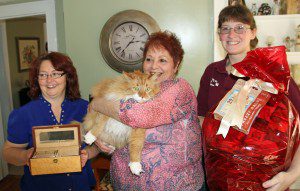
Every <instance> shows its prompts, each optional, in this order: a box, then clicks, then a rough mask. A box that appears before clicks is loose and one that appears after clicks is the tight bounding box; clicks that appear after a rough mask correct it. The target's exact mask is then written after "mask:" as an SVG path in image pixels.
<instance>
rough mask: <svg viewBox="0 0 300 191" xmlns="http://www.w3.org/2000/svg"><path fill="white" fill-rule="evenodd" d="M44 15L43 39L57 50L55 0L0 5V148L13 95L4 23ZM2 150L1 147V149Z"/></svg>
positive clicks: (0, 174)
mask: <svg viewBox="0 0 300 191" xmlns="http://www.w3.org/2000/svg"><path fill="white" fill-rule="evenodd" d="M37 15H44V17H45V20H46V24H45V28H46V34H47V38H46V39H45V40H46V41H47V44H48V50H49V51H57V47H58V45H57V33H56V16H55V0H44V1H34V2H29V3H20V4H11V5H3V6H0V85H1V96H0V115H1V116H0V126H1V127H2V128H0V148H2V147H3V144H4V142H5V140H6V131H7V127H6V126H7V121H8V116H9V113H10V112H11V111H12V109H13V96H12V88H11V84H12V83H11V74H10V71H11V68H10V64H9V62H10V61H9V56H8V48H7V47H8V45H7V34H6V23H5V22H4V21H5V20H7V19H13V18H22V17H28V16H37ZM1 150H2V149H1ZM0 158H1V159H0V180H1V179H3V178H4V177H5V176H6V175H7V174H8V166H7V163H5V162H4V161H3V159H2V153H1V157H0Z"/></svg>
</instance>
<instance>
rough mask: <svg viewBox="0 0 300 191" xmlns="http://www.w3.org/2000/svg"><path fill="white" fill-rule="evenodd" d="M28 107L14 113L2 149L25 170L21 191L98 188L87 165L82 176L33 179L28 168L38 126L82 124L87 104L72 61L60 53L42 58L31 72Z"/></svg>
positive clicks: (80, 174) (5, 154) (50, 176)
mask: <svg viewBox="0 0 300 191" xmlns="http://www.w3.org/2000/svg"><path fill="white" fill-rule="evenodd" d="M29 80H30V92H29V94H30V96H31V98H32V99H33V100H32V101H31V102H29V103H28V104H26V105H24V106H23V107H21V108H19V109H15V110H13V111H12V112H11V114H10V116H9V121H8V136H7V141H6V142H5V144H4V147H3V156H4V159H5V160H6V161H7V162H8V163H11V164H13V165H16V166H24V175H23V177H22V179H21V183H20V186H21V190H22V191H41V190H43V191H54V190H55V191H65V190H73V191H74V190H76V191H90V190H91V186H93V185H94V184H95V179H94V175H93V172H92V169H91V166H90V163H89V162H88V163H87V164H86V165H85V167H84V168H83V169H82V172H80V173H68V174H67V173H66V174H53V175H39V176H32V175H31V174H30V170H29V167H28V166H27V164H28V160H29V157H30V156H31V155H32V152H33V148H32V147H33V140H32V133H31V129H32V127H33V126H39V125H56V124H68V123H70V122H71V121H74V120H76V121H79V122H81V121H82V118H83V117H84V116H85V114H86V111H87V106H88V102H87V101H85V100H83V99H81V98H80V92H79V85H78V78H77V73H76V69H75V68H74V66H73V63H72V61H71V59H70V58H69V57H67V56H66V55H63V54H61V53H58V52H51V53H47V54H44V55H41V56H40V57H39V58H37V59H36V60H35V61H34V62H33V63H32V65H31V68H30V72H29Z"/></svg>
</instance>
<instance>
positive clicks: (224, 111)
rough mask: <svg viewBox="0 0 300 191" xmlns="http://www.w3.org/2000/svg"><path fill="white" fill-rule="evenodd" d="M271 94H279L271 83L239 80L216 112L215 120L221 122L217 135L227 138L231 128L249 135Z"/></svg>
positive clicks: (257, 80)
mask: <svg viewBox="0 0 300 191" xmlns="http://www.w3.org/2000/svg"><path fill="white" fill-rule="evenodd" d="M270 93H275V94H276V93H277V90H276V89H275V88H274V87H273V85H272V84H271V83H268V82H264V81H262V80H259V79H250V80H248V81H245V80H242V79H239V80H237V82H236V83H235V85H234V86H233V88H232V89H231V90H230V91H229V92H228V93H227V94H226V95H225V96H224V97H223V99H222V100H221V101H220V103H219V105H218V106H217V108H216V109H215V111H214V117H215V119H218V120H221V124H220V127H219V130H218V132H217V135H218V134H221V135H222V136H223V137H224V138H225V137H226V135H227V133H228V131H229V129H230V127H233V128H235V129H236V130H238V131H241V132H243V133H245V134H248V133H249V131H250V127H251V125H252V123H253V121H254V120H255V117H256V116H257V115H258V113H259V111H260V110H261V109H262V108H263V107H264V106H265V104H266V103H267V102H268V101H269V99H270V97H271V95H270Z"/></svg>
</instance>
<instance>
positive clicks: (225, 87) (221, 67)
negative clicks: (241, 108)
mask: <svg viewBox="0 0 300 191" xmlns="http://www.w3.org/2000/svg"><path fill="white" fill-rule="evenodd" d="M256 31H257V28H256V24H255V20H254V17H253V15H252V14H251V12H250V11H249V9H247V8H246V7H245V6H242V5H236V6H228V7H226V8H224V9H223V10H222V11H221V13H220V15H219V20H218V33H219V39H220V41H221V43H222V46H223V48H224V49H225V50H226V52H227V56H226V58H225V59H224V60H221V61H219V62H214V63H211V64H210V65H209V66H208V67H207V68H206V70H205V72H204V74H203V76H202V78H201V81H200V88H199V92H198V96H197V100H198V115H199V116H200V122H201V124H202V123H203V119H204V116H205V115H206V113H207V112H208V111H209V110H210V109H211V108H212V107H214V106H215V105H216V104H218V103H219V101H220V100H221V99H222V98H223V97H224V96H225V94H226V93H227V92H228V91H229V90H230V89H231V88H232V87H233V85H234V84H235V82H236V80H237V78H236V77H234V76H232V75H230V70H231V68H232V64H235V63H238V62H240V61H242V60H243V59H244V58H245V57H246V55H247V52H248V51H250V50H251V49H254V48H255V47H256V45H257V42H258V40H257V38H256ZM288 97H289V99H290V100H291V101H292V103H293V104H294V106H295V108H296V109H297V111H298V112H299V113H300V91H299V88H298V87H297V85H296V83H295V81H294V80H293V79H291V80H290V83H289V95H288ZM299 158H300V152H299V149H298V151H297V153H296V155H295V157H294V160H293V162H292V165H291V167H290V168H289V170H288V171H287V172H281V173H279V174H277V175H276V176H274V177H273V178H272V179H271V180H269V181H266V182H264V184H263V187H264V188H268V190H269V189H270V190H284V189H286V188H288V187H289V186H290V185H291V184H292V183H293V182H294V181H295V180H296V178H297V177H299V175H300V161H298V162H296V161H297V159H299Z"/></svg>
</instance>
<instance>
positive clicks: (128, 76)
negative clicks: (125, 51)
mask: <svg viewBox="0 0 300 191" xmlns="http://www.w3.org/2000/svg"><path fill="white" fill-rule="evenodd" d="M122 74H123V77H124V78H125V79H126V80H132V79H133V78H134V75H133V73H129V72H125V71H123V73H122Z"/></svg>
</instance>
